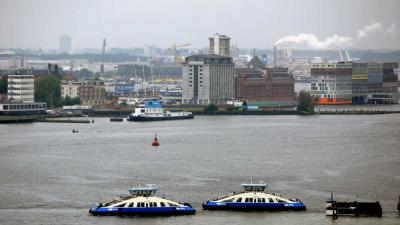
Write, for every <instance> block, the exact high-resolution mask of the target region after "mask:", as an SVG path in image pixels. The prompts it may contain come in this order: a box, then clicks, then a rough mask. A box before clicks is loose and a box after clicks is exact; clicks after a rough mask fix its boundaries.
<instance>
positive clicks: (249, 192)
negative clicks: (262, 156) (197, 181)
mask: <svg viewBox="0 0 400 225" xmlns="http://www.w3.org/2000/svg"><path fill="white" fill-rule="evenodd" d="M242 188H243V191H242V192H240V193H233V195H228V196H224V197H221V198H217V199H214V200H212V201H207V202H205V203H203V209H206V210H239V211H268V210H270V211H274V210H276V211H284V210H291V211H301V210H306V206H305V205H304V204H303V203H302V202H301V201H300V200H298V199H286V198H283V197H282V196H280V195H278V194H274V193H267V192H265V189H266V188H267V185H266V184H265V183H263V182H260V183H258V184H255V183H252V182H251V183H249V184H242Z"/></svg>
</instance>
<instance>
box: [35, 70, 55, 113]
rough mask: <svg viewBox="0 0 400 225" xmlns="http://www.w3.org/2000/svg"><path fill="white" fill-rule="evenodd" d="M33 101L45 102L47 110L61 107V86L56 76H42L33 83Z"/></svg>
mask: <svg viewBox="0 0 400 225" xmlns="http://www.w3.org/2000/svg"><path fill="white" fill-rule="evenodd" d="M35 101H36V102H46V103H47V107H49V108H54V107H59V106H61V85H60V81H59V80H58V79H57V77H56V76H54V75H49V76H43V77H41V78H40V79H38V80H36V81H35Z"/></svg>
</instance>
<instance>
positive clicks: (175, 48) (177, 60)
mask: <svg viewBox="0 0 400 225" xmlns="http://www.w3.org/2000/svg"><path fill="white" fill-rule="evenodd" d="M189 45H191V44H190V43H188V44H180V45H178V44H174V45H173V46H171V47H170V48H168V50H169V51H171V53H172V54H173V55H174V57H175V63H177V64H180V63H182V62H183V59H182V56H181V55H180V54H179V52H178V48H183V47H186V46H189Z"/></svg>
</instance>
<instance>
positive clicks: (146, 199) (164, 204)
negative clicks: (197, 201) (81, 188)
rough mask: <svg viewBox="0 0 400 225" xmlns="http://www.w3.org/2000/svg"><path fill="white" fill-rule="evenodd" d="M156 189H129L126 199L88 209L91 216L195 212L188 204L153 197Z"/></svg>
mask: <svg viewBox="0 0 400 225" xmlns="http://www.w3.org/2000/svg"><path fill="white" fill-rule="evenodd" d="M157 190H158V188H157V187H156V186H155V185H154V184H148V185H147V186H146V187H140V186H139V187H137V188H131V189H130V190H129V192H130V194H131V195H129V196H127V197H121V198H119V199H116V200H112V201H110V202H108V203H105V204H102V203H99V204H95V205H93V206H92V207H91V208H90V209H89V213H90V214H92V215H108V216H112V215H129V216H136V215H147V216H157V215H163V216H169V215H192V214H195V213H196V210H195V209H194V208H193V207H192V206H191V205H190V204H188V203H178V202H175V201H172V200H169V199H166V198H161V197H156V196H153V195H154V194H155V193H156V191H157Z"/></svg>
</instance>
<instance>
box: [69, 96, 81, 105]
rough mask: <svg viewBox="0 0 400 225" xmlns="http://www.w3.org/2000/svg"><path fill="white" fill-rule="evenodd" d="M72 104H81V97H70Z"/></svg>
mask: <svg viewBox="0 0 400 225" xmlns="http://www.w3.org/2000/svg"><path fill="white" fill-rule="evenodd" d="M71 101H72V105H80V104H81V98H79V97H75V98H72V99H71Z"/></svg>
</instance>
